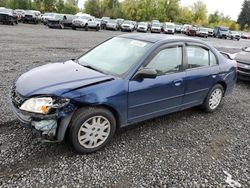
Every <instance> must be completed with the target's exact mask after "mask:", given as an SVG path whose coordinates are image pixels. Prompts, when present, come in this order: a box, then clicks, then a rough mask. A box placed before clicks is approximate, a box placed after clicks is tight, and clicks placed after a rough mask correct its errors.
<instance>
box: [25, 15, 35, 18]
mask: <svg viewBox="0 0 250 188" xmlns="http://www.w3.org/2000/svg"><path fill="white" fill-rule="evenodd" d="M25 18H33V16H32V15H25Z"/></svg>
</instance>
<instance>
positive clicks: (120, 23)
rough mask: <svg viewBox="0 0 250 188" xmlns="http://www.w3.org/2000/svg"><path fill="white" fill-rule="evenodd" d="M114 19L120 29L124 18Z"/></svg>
mask: <svg viewBox="0 0 250 188" xmlns="http://www.w3.org/2000/svg"><path fill="white" fill-rule="evenodd" d="M116 20H117V22H118V26H119V29H121V25H122V23H123V22H124V19H122V18H117V19H116Z"/></svg>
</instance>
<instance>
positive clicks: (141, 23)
mask: <svg viewBox="0 0 250 188" xmlns="http://www.w3.org/2000/svg"><path fill="white" fill-rule="evenodd" d="M139 25H144V26H148V24H147V23H145V22H140V23H139Z"/></svg>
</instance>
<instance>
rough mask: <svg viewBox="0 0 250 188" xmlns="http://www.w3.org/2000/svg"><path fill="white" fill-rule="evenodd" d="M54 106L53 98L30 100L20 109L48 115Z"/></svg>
mask: <svg viewBox="0 0 250 188" xmlns="http://www.w3.org/2000/svg"><path fill="white" fill-rule="evenodd" d="M52 106H53V99H52V98H51V97H39V98H30V99H28V100H27V101H25V102H24V103H23V104H22V105H21V107H20V109H21V110H24V111H28V112H34V113H40V114H47V113H48V112H49V110H50V108H51V107H52Z"/></svg>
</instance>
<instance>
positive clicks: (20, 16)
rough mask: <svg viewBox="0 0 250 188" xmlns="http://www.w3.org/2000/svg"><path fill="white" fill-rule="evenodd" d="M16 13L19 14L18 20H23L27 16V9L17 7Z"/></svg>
mask: <svg viewBox="0 0 250 188" xmlns="http://www.w3.org/2000/svg"><path fill="white" fill-rule="evenodd" d="M15 13H16V15H17V20H18V21H22V20H23V18H24V16H25V10H23V9H15Z"/></svg>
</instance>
